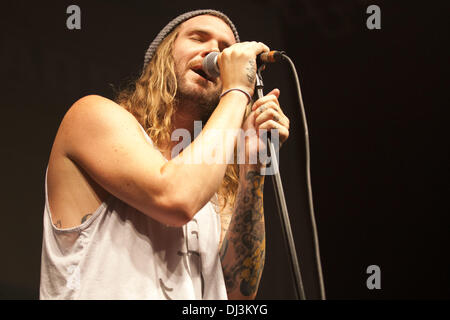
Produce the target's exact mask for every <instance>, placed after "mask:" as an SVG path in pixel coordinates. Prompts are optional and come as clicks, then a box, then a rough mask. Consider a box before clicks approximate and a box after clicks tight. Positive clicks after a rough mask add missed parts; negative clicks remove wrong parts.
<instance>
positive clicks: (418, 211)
mask: <svg viewBox="0 0 450 320" xmlns="http://www.w3.org/2000/svg"><path fill="white" fill-rule="evenodd" d="M445 3H446V2H444V1H442V2H438V1H433V2H428V3H427V2H421V3H419V4H417V3H416V2H414V3H413V2H411V1H365V0H351V1H350V0H349V1H330V0H327V1H312V0H296V1H276V0H265V1H221V2H217V3H215V2H211V1H178V0H177V1H106V0H104V1H40V2H29V1H14V2H10V3H8V4H2V19H1V22H0V23H1V25H0V26H1V32H0V34H1V39H0V42H1V44H0V68H1V69H0V71H1V72H0V79H1V80H0V81H1V92H2V94H1V103H0V105H1V113H2V117H1V118H2V123H3V125H2V126H1V128H2V134H1V137H2V148H1V149H0V150H1V151H0V152H1V169H2V172H3V174H2V183H1V188H2V192H1V194H2V201H1V205H2V210H1V211H2V218H1V220H2V231H1V232H0V248H1V250H0V252H1V255H2V259H1V263H0V298H3V299H11V298H19V299H21V298H25V299H35V298H38V289H39V274H40V255H41V243H42V215H43V209H44V176H45V169H46V166H47V161H48V157H49V154H50V150H51V147H52V142H53V139H54V137H55V134H56V131H57V129H58V126H59V123H60V121H61V120H62V118H63V116H64V114H65V112H66V111H67V110H68V108H69V107H70V106H71V105H72V104H73V103H74V102H75V101H76V100H78V99H79V98H81V97H83V96H85V95H88V94H98V95H102V96H105V97H108V98H113V97H114V90H116V89H117V88H119V87H120V86H121V85H124V84H126V83H127V82H128V81H130V80H132V79H134V78H135V77H136V76H137V75H138V74H139V72H140V70H141V67H142V60H143V56H144V53H145V50H146V48H147V46H148V45H149V43H150V42H151V40H152V39H153V38H154V36H155V35H156V34H157V32H158V31H159V30H160V29H161V28H162V27H163V26H164V25H165V24H166V23H167V22H168V21H169V20H170V19H172V18H173V17H175V16H176V15H178V14H180V13H182V12H184V11H188V10H193V9H199V8H215V9H218V10H222V11H224V12H225V13H227V14H228V15H229V16H230V17H231V19H232V20H233V21H234V23H235V24H236V26H237V28H238V30H239V33H240V35H241V38H242V40H256V41H262V42H264V43H266V44H267V45H269V46H270V47H271V48H273V49H281V50H285V51H286V52H287V53H288V55H289V56H290V57H291V58H292V59H293V60H294V62H295V64H296V66H297V69H298V71H299V76H300V81H301V84H302V91H303V98H304V102H305V107H306V113H307V119H308V123H309V130H310V141H311V157H312V158H311V173H312V186H313V196H314V204H315V212H316V219H317V226H318V231H319V239H320V248H321V257H322V265H323V273H324V279H325V286H326V290H327V296H328V298H330V299H413V298H414V299H415V298H425V299H429V298H450V289H449V288H450V279H449V270H450V263H449V258H448V252H449V236H448V231H449V214H450V210H449V206H448V198H449V182H448V181H449V166H448V164H449V144H448V136H449V134H448V130H447V125H446V124H447V122H448V111H447V110H448V107H449V103H448V101H449V99H448V76H449V72H448V51H445V50H444V48H445V46H446V44H447V42H448V30H449V28H448V27H449V26H448V12H449V7H448V5H446V4H445ZM73 4H75V5H77V6H79V8H80V10H81V25H80V27H81V29H74V30H70V29H68V27H67V24H66V23H67V19H68V17H69V16H70V14H67V13H66V10H67V8H68V7H69V6H70V5H73ZM370 5H377V6H378V8H379V9H380V12H379V13H380V16H379V17H380V21H381V24H380V27H381V29H369V28H368V25H367V22H368V21H367V20H370V21H369V22H370V23H369V25H373V24H374V23H375V22H376V21H375V20H371V19H375V18H374V17H372V18H370V17H371V15H372V13H367V8H368V7H369V6H370ZM371 23H372V24H371ZM264 80H265V85H266V88H265V91H266V92H268V91H270V90H271V89H272V88H275V87H276V88H279V89H280V90H281V97H280V103H281V106H282V108H283V110H284V112H285V113H286V114H287V115H288V116H289V118H290V119H291V133H290V138H289V140H288V142H287V143H286V144H285V145H284V146H283V148H282V149H281V151H280V162H281V176H282V179H283V184H284V190H285V195H286V200H287V205H288V210H289V214H290V217H291V224H292V229H293V232H294V235H295V241H296V245H297V251H298V256H299V260H300V266H301V271H302V276H303V281H304V284H305V287H306V294H307V297H308V298H311V299H316V298H318V286H317V274H316V272H315V261H314V251H313V250H312V233H311V221H310V219H309V215H308V211H307V210H308V206H307V200H306V189H305V153H304V136H303V127H302V123H301V118H300V117H301V114H300V110H299V106H298V104H297V98H296V93H295V88H294V82H293V81H294V80H293V77H292V75H291V73H290V70H289V68H288V65H287V64H286V63H280V64H278V65H271V66H269V67H268V68H267V70H266V71H265V72H264ZM264 197H265V198H264V203H265V213H266V222H267V226H266V228H267V256H266V265H265V270H264V273H263V276H262V281H261V285H260V290H259V293H258V296H257V298H259V299H293V298H294V290H293V281H292V276H291V273H290V267H289V264H288V259H287V251H286V247H285V245H284V243H283V238H282V234H281V227H280V222H279V218H278V215H277V211H276V205H275V201H274V193H273V187H272V183H271V179H270V178H269V177H268V178H267V179H266V186H265V194H264ZM372 265H376V266H378V267H379V271H380V274H381V288H380V289H369V288H368V287H367V279H368V278H369V277H370V276H371V274H368V273H367V268H368V267H369V266H372Z"/></svg>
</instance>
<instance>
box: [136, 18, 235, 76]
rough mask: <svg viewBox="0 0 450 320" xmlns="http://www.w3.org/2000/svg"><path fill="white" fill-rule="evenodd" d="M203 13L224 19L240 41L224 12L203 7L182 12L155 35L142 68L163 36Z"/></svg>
mask: <svg viewBox="0 0 450 320" xmlns="http://www.w3.org/2000/svg"><path fill="white" fill-rule="evenodd" d="M204 14H209V15H213V16H216V17H219V18H221V19H222V20H223V21H225V22H226V23H227V24H228V25H229V26H230V28H231V31H233V34H234V38H235V39H236V42H240V40H239V34H238V32H237V30H236V27H235V26H234V24H233V22H231V20H230V18H228V17H227V16H226V15H225V14H224V13H222V12H220V11H217V10H212V9H203V10H195V11H190V12H186V13H183V14H182V15H179V16H178V17H176V18H175V19H173V20H172V21H170V22H169V23H168V24H167V25H166V26H165V27H164V28H163V29H162V30H161V31H160V32H159V33H158V35H157V36H156V38H155V39H154V40H153V41H152V43H151V44H150V46H149V47H148V49H147V52H146V53H145V56H144V67H143V70H145V67H146V66H147V64H148V63H149V62H150V60H152V58H153V56H154V55H155V52H156V49H158V46H159V45H160V44H161V42H162V41H163V40H164V38H165V37H167V36H168V35H169V33H171V32H172V30H174V29H175V28H176V27H177V26H178V25H180V24H181V23H183V22H184V21H186V20H189V19H191V18H193V17H195V16H200V15H204Z"/></svg>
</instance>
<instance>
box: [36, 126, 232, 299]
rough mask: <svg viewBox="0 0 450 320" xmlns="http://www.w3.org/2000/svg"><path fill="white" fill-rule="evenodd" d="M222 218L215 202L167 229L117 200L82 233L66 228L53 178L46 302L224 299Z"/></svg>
mask: <svg viewBox="0 0 450 320" xmlns="http://www.w3.org/2000/svg"><path fill="white" fill-rule="evenodd" d="M141 128H142V127H141ZM142 130H143V131H144V129H143V128H142ZM144 133H145V131H144ZM145 136H146V137H147V140H148V141H149V142H150V143H151V144H152V145H153V143H152V141H151V139H150V138H149V137H148V135H147V134H146V133H145ZM47 170H48V168H47ZM212 200H213V199H212ZM216 203H217V202H216ZM217 212H218V211H217V207H216V204H214V203H213V202H212V201H210V202H208V203H207V204H206V205H205V206H204V207H203V208H202V209H201V210H200V211H199V212H198V213H197V214H196V215H195V217H194V219H193V220H192V221H190V222H189V223H187V224H186V225H184V226H183V227H168V226H165V225H163V224H161V223H159V222H158V221H156V220H154V219H152V218H150V217H148V216H146V215H144V214H143V213H141V212H139V211H138V210H136V209H134V208H133V207H131V206H129V205H128V204H126V203H125V202H123V201H121V200H120V199H118V198H116V197H114V196H112V195H110V196H109V198H108V199H107V200H106V201H105V202H103V203H102V204H101V205H100V206H99V207H98V208H97V210H96V211H95V212H94V213H93V214H92V216H91V217H90V218H89V219H88V220H87V221H85V222H84V223H82V224H81V225H80V226H77V227H73V228H70V229H59V228H57V227H56V226H55V225H54V224H53V223H52V219H51V213H50V207H49V202H48V193H47V172H46V175H45V208H44V225H43V242H42V258H41V279H40V299H186V300H191V299H216V300H219V299H221V300H222V299H223V300H225V299H227V293H226V288H225V282H224V277H223V273H222V266H221V262H220V258H219V248H218V246H219V240H220V216H219V214H218V213H217Z"/></svg>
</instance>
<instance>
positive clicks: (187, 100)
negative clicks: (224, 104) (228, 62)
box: [175, 72, 222, 122]
mask: <svg viewBox="0 0 450 320" xmlns="http://www.w3.org/2000/svg"><path fill="white" fill-rule="evenodd" d="M176 77H177V87H178V88H177V93H176V95H175V102H176V104H177V105H178V106H180V105H182V106H183V107H185V108H193V109H194V110H197V111H200V114H201V118H202V119H201V120H202V121H205V122H206V121H207V120H208V119H209V117H210V116H211V114H212V113H213V111H214V109H215V108H216V107H217V105H218V104H219V101H220V92H221V90H222V88H221V86H218V87H217V88H214V89H210V90H208V91H206V93H205V92H199V91H198V90H195V89H194V88H190V86H189V84H188V83H187V81H186V79H185V78H184V77H183V76H182V75H180V74H179V73H178V72H176Z"/></svg>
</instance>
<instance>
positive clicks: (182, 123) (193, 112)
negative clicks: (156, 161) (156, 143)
mask: <svg viewBox="0 0 450 320" xmlns="http://www.w3.org/2000/svg"><path fill="white" fill-rule="evenodd" d="M206 120H207V119H205V115H204V114H203V113H202V110H200V109H199V108H198V106H196V105H193V104H190V103H185V104H183V105H181V104H179V105H177V108H176V112H175V114H174V115H173V116H172V123H173V127H174V130H173V131H175V130H177V129H185V130H187V131H189V134H190V139H191V142H192V141H193V140H194V121H201V122H202V128H203V126H204V125H205V123H204V121H206ZM173 131H172V132H171V134H172V133H173ZM181 142H182V140H181V138H180V141H171V142H170V143H169V146H168V147H166V148H164V151H162V153H163V154H164V156H165V157H166V158H167V159H169V160H170V159H171V153H172V150H173V148H174V147H175V146H176V145H177V144H179V143H181Z"/></svg>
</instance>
